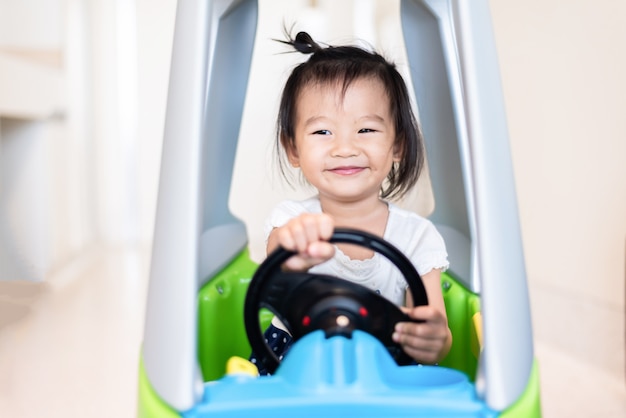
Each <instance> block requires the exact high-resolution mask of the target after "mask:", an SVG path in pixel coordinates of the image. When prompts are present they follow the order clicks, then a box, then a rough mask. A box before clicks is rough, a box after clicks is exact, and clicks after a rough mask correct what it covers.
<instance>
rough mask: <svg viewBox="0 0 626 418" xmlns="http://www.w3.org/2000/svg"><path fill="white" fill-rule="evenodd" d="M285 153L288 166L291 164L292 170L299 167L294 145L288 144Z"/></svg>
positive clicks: (298, 158)
mask: <svg viewBox="0 0 626 418" xmlns="http://www.w3.org/2000/svg"><path fill="white" fill-rule="evenodd" d="M285 152H286V153H287V159H288V160H289V164H291V166H292V167H294V168H298V167H300V157H299V156H298V150H297V149H296V147H295V145H293V144H290V145H289V146H288V147H286V149H285Z"/></svg>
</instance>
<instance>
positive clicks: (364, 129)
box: [359, 128, 376, 134]
mask: <svg viewBox="0 0 626 418" xmlns="http://www.w3.org/2000/svg"><path fill="white" fill-rule="evenodd" d="M370 132H376V130H375V129H369V128H363V129H359V133H360V134H367V133H370Z"/></svg>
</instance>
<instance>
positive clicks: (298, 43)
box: [277, 30, 323, 54]
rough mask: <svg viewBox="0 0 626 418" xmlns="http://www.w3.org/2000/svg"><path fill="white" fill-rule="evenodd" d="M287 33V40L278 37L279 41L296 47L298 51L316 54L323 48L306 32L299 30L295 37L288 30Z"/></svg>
mask: <svg viewBox="0 0 626 418" xmlns="http://www.w3.org/2000/svg"><path fill="white" fill-rule="evenodd" d="M285 35H286V36H287V40H286V41H284V40H280V39H277V41H278V42H281V43H284V44H287V45H291V46H292V47H294V48H295V49H296V51H298V52H301V53H303V54H314V53H316V52H318V51H321V50H322V49H323V48H322V47H321V46H320V45H319V44H318V43H317V42H315V41H314V40H313V38H311V35H309V34H308V33H306V32H298V33H297V34H296V36H295V37H292V36H291V35H290V34H289V32H288V31H287V30H285Z"/></svg>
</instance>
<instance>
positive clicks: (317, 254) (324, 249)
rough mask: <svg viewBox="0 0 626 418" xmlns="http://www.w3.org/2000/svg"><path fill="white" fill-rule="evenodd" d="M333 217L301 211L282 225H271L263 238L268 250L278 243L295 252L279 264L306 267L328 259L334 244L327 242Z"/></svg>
mask: <svg viewBox="0 0 626 418" xmlns="http://www.w3.org/2000/svg"><path fill="white" fill-rule="evenodd" d="M334 227H335V226H334V222H333V219H332V218H331V217H330V216H329V215H326V214H324V213H305V214H302V215H300V216H298V217H295V218H293V219H291V220H289V222H287V223H286V224H285V225H283V226H281V227H279V228H275V229H274V230H273V231H272V232H271V234H270V236H269V239H268V242H267V252H268V254H269V253H270V252H272V251H274V250H275V249H276V248H277V247H278V246H279V245H280V246H281V247H283V248H284V249H286V250H289V251H295V252H296V253H297V254H296V255H294V256H293V257H291V258H289V259H288V260H287V261H286V262H285V263H284V265H283V268H285V269H286V270H291V271H306V270H308V269H309V268H311V267H313V266H315V265H317V264H320V263H323V262H324V261H326V260H329V259H330V258H332V257H333V255H334V254H335V247H334V246H333V245H332V244H331V243H329V242H328V240H329V239H330V237H331V236H332V234H333V231H334Z"/></svg>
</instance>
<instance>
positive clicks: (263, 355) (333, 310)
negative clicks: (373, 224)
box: [244, 228, 428, 373]
mask: <svg viewBox="0 0 626 418" xmlns="http://www.w3.org/2000/svg"><path fill="white" fill-rule="evenodd" d="M329 242H331V243H346V244H356V245H360V246H362V247H366V248H369V249H372V250H374V251H375V252H378V253H380V254H382V255H383V256H385V257H386V258H387V259H389V261H391V262H392V263H393V264H394V265H395V266H396V267H397V268H398V269H399V270H400V272H401V273H402V275H403V276H404V278H405V280H406V282H407V284H408V286H409V290H410V292H411V295H412V296H413V303H414V305H415V306H418V305H428V298H427V296H426V289H425V288H424V284H423V282H422V279H421V277H420V275H419V274H418V273H417V270H415V267H414V266H413V264H412V263H411V261H409V259H408V258H407V257H406V256H405V255H404V254H402V252H400V250H398V249H397V248H396V247H394V246H393V245H391V244H390V243H388V242H387V241H385V240H383V239H381V238H379V237H377V236H375V235H372V234H369V233H366V232H363V231H357V230H352V229H339V228H338V229H335V231H334V233H333V236H332V237H331V238H330V240H329ZM294 254H295V253H294V252H293V251H287V250H285V249H283V248H281V247H279V248H278V249H276V250H275V251H274V252H272V253H271V254H270V255H269V256H268V257H267V258H266V259H265V261H263V263H261V265H260V266H259V267H258V269H257V270H256V272H255V274H254V276H253V277H252V280H251V282H250V285H249V287H248V293H247V294H246V300H245V305H244V321H245V326H246V333H247V336H248V341H249V342H250V345H251V347H252V350H253V351H254V353H255V354H256V356H257V359H258V360H259V361H262V362H263V364H264V365H265V366H266V368H267V369H268V370H269V372H270V373H274V371H275V370H276V368H277V367H278V364H279V363H280V360H279V359H278V357H277V356H276V354H274V352H272V350H271V349H270V347H269V346H268V345H267V343H266V342H265V338H264V337H263V333H262V331H261V327H260V325H259V310H260V309H261V308H267V309H269V310H270V311H272V312H273V313H274V314H275V315H276V316H277V317H278V319H280V320H281V322H282V323H283V324H284V325H285V326H286V327H287V329H288V330H289V332H290V333H291V336H292V337H293V340H294V341H296V340H297V339H299V338H301V337H303V336H304V335H306V334H308V333H310V332H312V331H316V330H323V331H324V332H325V334H326V337H327V338H329V337H331V336H335V335H343V336H346V337H348V338H350V337H351V335H352V331H353V330H355V329H358V330H362V331H365V332H368V333H369V334H371V335H373V336H374V337H376V338H378V340H380V341H381V342H382V343H383V344H384V345H385V346H386V347H387V348H388V349H389V351H390V353H391V354H392V356H393V357H394V359H395V361H396V363H398V364H400V365H402V364H407V363H409V362H410V360H411V359H410V358H409V356H408V355H406V354H405V353H404V351H403V350H402V348H401V347H400V346H399V345H398V344H396V343H394V342H393V340H392V339H391V335H392V333H393V329H394V326H395V324H396V323H398V322H405V321H413V322H414V320H413V319H411V318H409V317H408V316H407V315H406V314H405V313H403V312H402V311H401V310H400V308H398V307H397V306H396V305H394V304H393V303H392V302H390V301H389V300H388V299H386V298H385V297H383V296H381V295H379V294H377V293H376V292H374V291H372V290H370V289H368V288H366V287H363V286H361V285H359V284H356V283H353V282H350V281H348V280H344V279H340V278H337V277H334V276H329V275H321V274H312V273H307V272H297V273H295V272H284V271H282V270H281V266H282V264H283V263H284V262H285V261H286V260H287V259H288V258H289V257H291V256H293V255H294Z"/></svg>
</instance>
